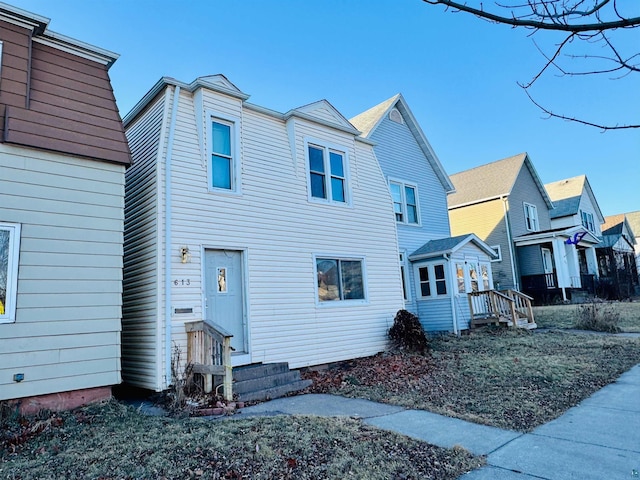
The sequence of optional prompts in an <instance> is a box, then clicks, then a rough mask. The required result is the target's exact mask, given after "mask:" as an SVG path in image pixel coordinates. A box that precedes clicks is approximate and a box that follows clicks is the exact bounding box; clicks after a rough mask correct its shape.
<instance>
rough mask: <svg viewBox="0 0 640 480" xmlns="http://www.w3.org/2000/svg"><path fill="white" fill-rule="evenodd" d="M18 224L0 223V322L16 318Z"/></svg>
mask: <svg viewBox="0 0 640 480" xmlns="http://www.w3.org/2000/svg"><path fill="white" fill-rule="evenodd" d="M19 250H20V225H18V224H11V223H0V323H12V322H15V320H16V296H17V287H18V255H19V254H18V252H19Z"/></svg>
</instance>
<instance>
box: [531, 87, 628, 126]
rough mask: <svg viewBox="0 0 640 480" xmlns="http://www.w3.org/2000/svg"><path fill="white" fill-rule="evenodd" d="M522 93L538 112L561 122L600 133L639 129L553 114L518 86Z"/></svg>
mask: <svg viewBox="0 0 640 480" xmlns="http://www.w3.org/2000/svg"><path fill="white" fill-rule="evenodd" d="M520 86H521V87H522V88H523V90H524V92H525V93H526V94H527V97H529V100H531V103H533V104H534V105H535V106H536V107H538V108H539V109H540V110H542V111H543V112H544V113H546V114H547V115H548V116H549V117H553V118H560V119H562V120H568V121H570V122H576V123H580V124H582V125H588V126H590V127H596V128H599V129H600V130H602V131H607V130H624V129H628V128H640V125H632V124H629V125H604V124H601V123H597V122H591V121H588V120H582V119H580V118H576V117H571V116H568V115H561V114H558V113H554V112H552V111H551V110H549V109H548V108H546V107H544V106H542V105H541V104H539V103H538V102H536V101H535V100H534V99H533V97H532V96H531V94H530V93H529V91H528V90H527V89H526V88H525V87H524V86H523V85H520Z"/></svg>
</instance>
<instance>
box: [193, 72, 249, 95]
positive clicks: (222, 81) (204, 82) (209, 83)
mask: <svg viewBox="0 0 640 480" xmlns="http://www.w3.org/2000/svg"><path fill="white" fill-rule="evenodd" d="M190 87H191V91H194V90H195V89H196V88H198V87H206V88H210V89H211V90H216V91H218V92H222V93H226V94H229V95H231V96H233V97H237V98H241V99H242V100H246V99H248V98H249V95H247V94H246V93H244V92H242V91H241V90H240V89H239V88H238V87H236V86H235V85H234V84H233V83H231V82H230V81H229V79H228V78H227V77H225V76H224V75H222V74H221V73H218V74H216V75H206V76H204V77H198V78H196V79H195V80H194V81H193V82H192V83H191V85H190Z"/></svg>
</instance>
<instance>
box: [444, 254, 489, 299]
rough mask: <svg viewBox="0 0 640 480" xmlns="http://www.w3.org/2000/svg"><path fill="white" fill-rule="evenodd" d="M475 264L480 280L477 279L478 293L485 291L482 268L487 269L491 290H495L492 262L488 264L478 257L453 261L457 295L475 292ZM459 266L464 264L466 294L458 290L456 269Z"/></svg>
mask: <svg viewBox="0 0 640 480" xmlns="http://www.w3.org/2000/svg"><path fill="white" fill-rule="evenodd" d="M472 263H473V264H475V265H476V266H477V267H478V272H477V273H478V278H477V279H476V280H477V282H478V291H484V280H483V278H482V267H483V266H486V267H487V273H488V274H489V278H488V279H487V280H489V290H493V278H492V276H493V270H492V269H491V262H487V261H484V260H480V259H479V258H478V257H465V258H464V260H463V259H457V260H454V261H453V274H454V277H455V280H456V284H455V289H456V290H455V293H456V295H466V294H468V293H471V292H473V289H472V288H471V273H470V271H471V268H470V266H471V264H472ZM457 264H462V272H463V280H464V292H460V291H459V289H458V272H457V269H456V265H457Z"/></svg>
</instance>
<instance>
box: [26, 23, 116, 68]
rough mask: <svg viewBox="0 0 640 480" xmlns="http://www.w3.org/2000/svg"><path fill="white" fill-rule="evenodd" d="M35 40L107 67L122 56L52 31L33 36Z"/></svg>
mask: <svg viewBox="0 0 640 480" xmlns="http://www.w3.org/2000/svg"><path fill="white" fill-rule="evenodd" d="M33 41H34V42H37V43H40V44H43V45H47V46H49V47H52V48H55V49H57V50H62V51H63V52H67V53H71V54H72V55H77V56H79V57H82V58H86V59H87V60H91V61H93V62H97V63H100V64H102V65H106V66H107V68H109V67H111V65H113V63H114V62H115V61H116V60H117V59H118V58H119V57H120V55H118V54H117V53H114V52H111V51H109V50H105V49H103V48H100V47H96V46H95V45H90V44H88V43H85V42H81V41H80V40H76V39H74V38H71V37H67V36H65V35H61V34H59V33H55V32H51V31H46V32H43V33H42V34H41V35H39V36H37V37H33Z"/></svg>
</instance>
